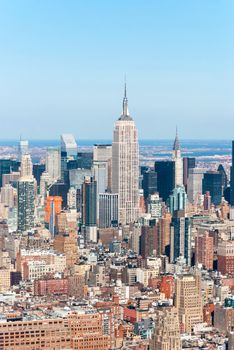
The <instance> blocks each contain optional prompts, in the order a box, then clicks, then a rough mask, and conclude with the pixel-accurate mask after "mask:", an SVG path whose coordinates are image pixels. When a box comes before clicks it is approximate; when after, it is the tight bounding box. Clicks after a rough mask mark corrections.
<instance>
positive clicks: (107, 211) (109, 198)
mask: <svg viewBox="0 0 234 350" xmlns="http://www.w3.org/2000/svg"><path fill="white" fill-rule="evenodd" d="M118 203H119V199H118V194H117V193H108V192H106V193H99V224H98V226H99V227H100V228H107V227H111V226H117V225H118V222H119V220H118V213H119V209H118Z"/></svg>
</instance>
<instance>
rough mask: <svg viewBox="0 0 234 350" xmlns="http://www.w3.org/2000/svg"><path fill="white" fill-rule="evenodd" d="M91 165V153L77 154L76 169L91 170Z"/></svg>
mask: <svg viewBox="0 0 234 350" xmlns="http://www.w3.org/2000/svg"><path fill="white" fill-rule="evenodd" d="M92 165H93V152H78V155H77V168H80V169H91V168H92Z"/></svg>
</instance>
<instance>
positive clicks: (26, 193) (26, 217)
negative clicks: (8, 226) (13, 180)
mask: <svg viewBox="0 0 234 350" xmlns="http://www.w3.org/2000/svg"><path fill="white" fill-rule="evenodd" d="M17 189H18V230H19V231H20V232H24V231H27V230H30V229H31V228H33V226H34V209H35V205H34V199H35V192H34V189H35V183H34V180H33V179H30V178H21V179H20V180H19V181H18V188H17Z"/></svg>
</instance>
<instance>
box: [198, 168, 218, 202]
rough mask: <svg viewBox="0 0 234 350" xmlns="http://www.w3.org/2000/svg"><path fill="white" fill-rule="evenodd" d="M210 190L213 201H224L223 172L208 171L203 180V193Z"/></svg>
mask: <svg viewBox="0 0 234 350" xmlns="http://www.w3.org/2000/svg"><path fill="white" fill-rule="evenodd" d="M206 192H210V196H211V202H212V203H213V204H214V205H219V204H220V203H221V201H222V174H221V173H219V172H218V171H208V172H206V173H205V174H204V177H203V180H202V193H203V194H205V193H206Z"/></svg>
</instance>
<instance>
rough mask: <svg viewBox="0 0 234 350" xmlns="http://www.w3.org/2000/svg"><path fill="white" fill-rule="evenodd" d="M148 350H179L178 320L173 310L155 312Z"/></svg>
mask: <svg viewBox="0 0 234 350" xmlns="http://www.w3.org/2000/svg"><path fill="white" fill-rule="evenodd" d="M155 324H156V327H155V331H154V334H153V336H152V340H151V343H150V350H181V349H182V345H181V340H180V329H179V319H178V314H177V310H176V309H175V308H163V309H162V310H157V312H156V320H155Z"/></svg>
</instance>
